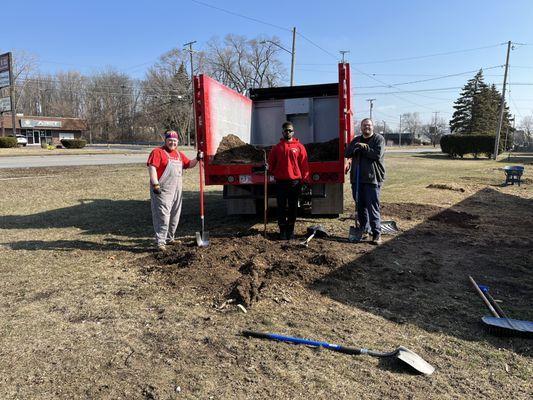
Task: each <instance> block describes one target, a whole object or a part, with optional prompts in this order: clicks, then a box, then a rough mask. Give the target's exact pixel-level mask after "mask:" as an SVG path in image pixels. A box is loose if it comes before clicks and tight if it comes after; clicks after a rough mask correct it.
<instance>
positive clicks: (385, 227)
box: [381, 221, 400, 235]
mask: <svg viewBox="0 0 533 400" xmlns="http://www.w3.org/2000/svg"><path fill="white" fill-rule="evenodd" d="M399 231H400V230H399V229H398V225H396V222H395V221H381V233H382V234H383V235H394V234H396V233H398V232H399Z"/></svg>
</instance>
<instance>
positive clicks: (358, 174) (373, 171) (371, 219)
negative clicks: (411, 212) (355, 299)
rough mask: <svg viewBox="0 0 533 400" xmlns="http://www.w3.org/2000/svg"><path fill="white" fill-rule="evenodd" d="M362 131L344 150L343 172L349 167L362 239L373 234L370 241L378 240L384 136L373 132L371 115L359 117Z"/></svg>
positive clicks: (383, 174) (383, 176) (379, 232)
mask: <svg viewBox="0 0 533 400" xmlns="http://www.w3.org/2000/svg"><path fill="white" fill-rule="evenodd" d="M361 132H362V135H360V136H356V137H355V138H354V139H353V140H352V141H351V142H350V144H349V145H348V146H347V147H346V150H345V151H344V157H346V158H347V159H348V162H347V164H346V168H345V172H346V173H347V172H348V171H349V170H350V167H351V170H352V171H351V174H350V182H351V184H352V195H353V198H354V201H355V203H356V204H355V207H356V208H357V220H358V222H359V229H361V231H362V235H361V240H365V239H367V238H368V237H369V235H370V234H372V243H373V244H375V245H379V244H381V215H380V204H379V196H380V192H381V186H382V184H383V180H384V179H385V166H384V163H383V156H384V153H385V139H384V138H383V136H381V135H380V134H378V133H374V124H373V123H372V120H371V119H370V118H365V119H363V120H362V121H361Z"/></svg>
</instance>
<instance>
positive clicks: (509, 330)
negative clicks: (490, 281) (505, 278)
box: [468, 276, 533, 338]
mask: <svg viewBox="0 0 533 400" xmlns="http://www.w3.org/2000/svg"><path fill="white" fill-rule="evenodd" d="M468 279H469V280H470V283H471V284H472V287H473V288H474V290H475V291H476V292H477V294H478V295H479V297H481V300H483V302H484V303H485V305H486V306H487V308H488V309H489V311H490V313H491V314H492V315H493V317H491V316H488V315H486V316H484V317H482V318H481V321H483V323H484V324H485V326H486V327H487V328H488V330H489V331H490V332H492V333H494V334H497V335H504V336H523V337H526V338H532V337H533V322H532V321H523V320H519V319H511V318H507V315H506V314H505V313H504V312H503V310H502V309H501V307H500V306H499V305H498V303H496V301H495V300H494V299H493V298H492V296H491V295H490V293H489V291H488V288H487V287H486V286H483V285H478V284H477V283H476V281H475V280H474V279H473V278H472V277H471V276H469V277H468ZM483 289H484V290H483Z"/></svg>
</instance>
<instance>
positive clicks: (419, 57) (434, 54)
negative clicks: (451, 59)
mask: <svg viewBox="0 0 533 400" xmlns="http://www.w3.org/2000/svg"><path fill="white" fill-rule="evenodd" d="M505 44H507V43H505ZM502 45H503V44H502V43H499V44H493V45H489V46H482V47H475V48H471V49H463V50H453V51H446V52H442V53H433V54H426V55H422V56H413V57H402V58H391V59H388V60H380V61H365V62H358V63H354V64H356V65H369V64H385V63H390V62H399V61H410V60H420V59H422V58H430V57H439V56H447V55H451V54H459V53H468V52H472V51H477V50H484V49H490V48H493V47H499V46H502Z"/></svg>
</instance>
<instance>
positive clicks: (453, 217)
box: [429, 209, 479, 229]
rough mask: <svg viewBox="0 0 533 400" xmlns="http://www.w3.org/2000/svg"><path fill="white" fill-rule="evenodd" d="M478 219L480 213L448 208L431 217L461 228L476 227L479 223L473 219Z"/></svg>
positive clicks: (433, 219)
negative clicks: (474, 213) (475, 213)
mask: <svg viewBox="0 0 533 400" xmlns="http://www.w3.org/2000/svg"><path fill="white" fill-rule="evenodd" d="M477 219H479V216H478V215H473V214H469V213H467V212H464V211H455V210H450V209H447V210H444V211H442V212H440V213H438V214H436V215H434V216H432V217H430V218H429V221H436V222H443V223H445V224H450V225H454V226H457V227H459V228H466V229H475V228H476V227H477V225H476V223H474V222H473V221H475V220H477Z"/></svg>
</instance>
